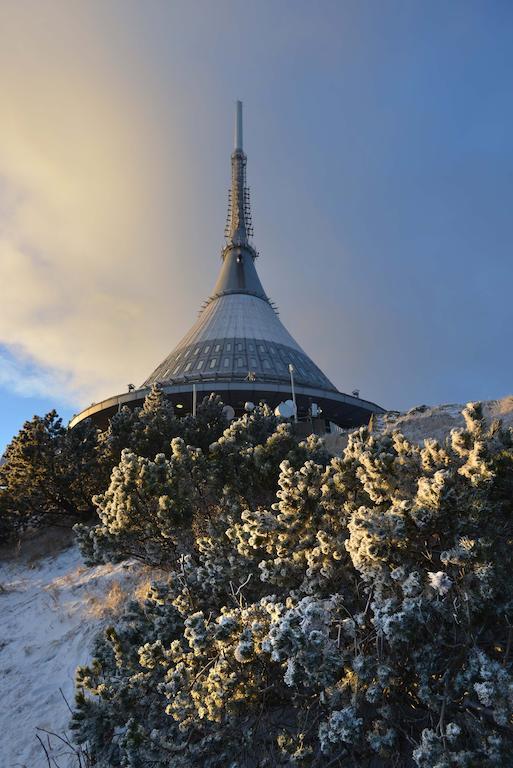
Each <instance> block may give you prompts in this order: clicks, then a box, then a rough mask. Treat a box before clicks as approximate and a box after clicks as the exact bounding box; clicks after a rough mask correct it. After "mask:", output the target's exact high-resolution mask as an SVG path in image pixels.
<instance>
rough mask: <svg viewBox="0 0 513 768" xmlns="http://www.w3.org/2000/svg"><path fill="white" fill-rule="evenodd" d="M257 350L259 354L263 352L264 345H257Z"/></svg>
mask: <svg viewBox="0 0 513 768" xmlns="http://www.w3.org/2000/svg"><path fill="white" fill-rule="evenodd" d="M258 351H259V352H260V354H261V355H263V354H264V353H265V347H264V345H263V344H259V345H258Z"/></svg>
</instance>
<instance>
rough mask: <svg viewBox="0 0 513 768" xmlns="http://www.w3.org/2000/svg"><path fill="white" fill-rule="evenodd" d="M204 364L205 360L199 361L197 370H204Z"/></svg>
mask: <svg viewBox="0 0 513 768" xmlns="http://www.w3.org/2000/svg"><path fill="white" fill-rule="evenodd" d="M203 362H204V361H203V360H198V365H197V366H196V368H198V370H199V369H200V368H203Z"/></svg>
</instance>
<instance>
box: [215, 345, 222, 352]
mask: <svg viewBox="0 0 513 768" xmlns="http://www.w3.org/2000/svg"><path fill="white" fill-rule="evenodd" d="M220 351H221V345H220V344H216V348H215V350H214V352H220Z"/></svg>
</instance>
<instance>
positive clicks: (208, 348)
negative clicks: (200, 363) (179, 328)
mask: <svg viewBox="0 0 513 768" xmlns="http://www.w3.org/2000/svg"><path fill="white" fill-rule="evenodd" d="M209 352H210V344H208V345H207V346H206V347H205V349H204V350H203V354H204V355H208V353H209Z"/></svg>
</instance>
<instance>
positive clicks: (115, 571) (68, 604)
mask: <svg viewBox="0 0 513 768" xmlns="http://www.w3.org/2000/svg"><path fill="white" fill-rule="evenodd" d="M143 578H144V574H143V572H142V569H141V568H140V567H138V566H137V565H134V564H130V565H128V566H127V565H125V566H124V565H115V566H112V565H105V566H98V567H95V568H86V567H85V566H84V565H83V563H82V560H81V557H80V554H79V552H78V550H77V548H76V547H75V546H71V547H68V548H66V549H64V550H62V551H60V552H57V553H56V554H55V555H54V556H52V557H47V558H45V559H41V560H39V561H37V560H36V561H35V562H32V563H30V562H27V558H22V559H21V560H20V559H18V560H11V561H7V562H4V563H0V616H1V622H0V691H1V706H0V766H1V768H43V767H44V768H46V766H47V765H48V762H47V759H46V756H45V754H44V751H43V749H42V748H41V746H40V744H39V742H38V740H37V738H36V734H37V733H39V735H40V736H41V738H44V741H45V746H46V747H47V749H48V742H47V736H45V734H44V733H43V732H41V731H37V728H42V729H46V730H49V731H52V732H54V733H57V734H59V735H63V734H64V732H65V731H66V730H67V729H68V723H69V717H70V713H69V710H68V707H67V705H66V702H65V700H64V697H65V698H66V699H67V700H68V701H69V703H70V704H73V680H74V674H75V669H76V667H77V665H78V664H83V663H85V662H87V661H88V660H89V659H90V655H91V654H90V651H91V643H92V640H93V638H94V636H95V634H96V632H97V631H98V628H99V626H100V624H101V623H102V622H105V621H106V620H108V618H109V615H110V616H112V615H113V614H115V613H116V612H117V611H118V610H119V608H120V606H121V603H122V602H123V600H124V596H125V595H126V594H127V592H129V591H132V590H133V589H134V587H135V586H136V584H137V583H138V582H140V581H141V580H142V579H143ZM61 691H62V693H61ZM68 732H69V731H68ZM50 743H51V747H50V749H53V750H54V751H53V755H54V756H55V758H56V760H57V764H58V765H59V766H60V768H69V767H70V766H72V765H75V764H76V761H74V760H72V759H71V757H70V756H69V754H66V753H69V752H70V750H69V749H68V748H66V746H65V745H64V744H63V743H62V742H59V740H58V739H55V738H52V739H51V740H50ZM52 765H53V763H52Z"/></svg>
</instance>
